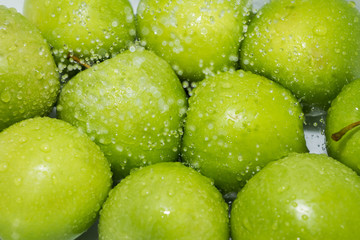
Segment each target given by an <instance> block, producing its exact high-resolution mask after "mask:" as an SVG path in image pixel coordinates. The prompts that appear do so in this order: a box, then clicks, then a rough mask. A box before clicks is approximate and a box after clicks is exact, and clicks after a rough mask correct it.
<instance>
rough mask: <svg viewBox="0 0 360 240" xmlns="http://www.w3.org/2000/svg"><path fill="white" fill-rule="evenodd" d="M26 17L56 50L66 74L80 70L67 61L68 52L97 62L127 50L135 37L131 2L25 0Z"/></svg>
mask: <svg viewBox="0 0 360 240" xmlns="http://www.w3.org/2000/svg"><path fill="white" fill-rule="evenodd" d="M24 15H25V16H26V17H27V18H28V19H29V20H30V21H31V22H33V23H34V24H35V25H36V26H37V27H38V28H39V29H40V30H41V32H42V34H43V35H44V37H45V38H46V39H47V40H48V42H49V43H50V45H51V46H53V47H54V49H53V53H54V56H55V57H56V59H57V63H58V66H59V69H60V71H61V72H64V73H67V72H69V71H70V72H71V71H72V70H73V69H74V68H75V69H76V68H79V66H78V65H76V64H73V62H69V61H67V59H68V54H69V53H71V54H73V55H75V56H76V57H78V58H80V59H82V60H83V61H85V62H90V63H91V62H96V61H98V60H102V59H107V58H109V57H112V56H113V55H115V54H117V53H119V52H120V51H122V50H124V49H126V48H128V46H129V44H131V43H132V42H133V41H134V39H135V35H136V30H135V17H134V13H133V9H132V7H131V4H130V2H129V1H128V0H105V1H101V0H71V1H68V0H25V1H24ZM73 65H74V66H73Z"/></svg>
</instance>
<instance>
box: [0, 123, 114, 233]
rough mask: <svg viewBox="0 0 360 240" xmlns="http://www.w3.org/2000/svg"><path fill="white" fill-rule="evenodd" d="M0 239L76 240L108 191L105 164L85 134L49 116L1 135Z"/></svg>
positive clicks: (106, 163)
mask: <svg viewBox="0 0 360 240" xmlns="http://www.w3.org/2000/svg"><path fill="white" fill-rule="evenodd" d="M0 149H1V151H0V209H1V211H0V216H1V217H0V239H4V240H6V239H14V240H15V239H26V240H33V239H34V240H35V239H36V240H41V239H44V240H45V239H52V240H57V239H58V240H66V239H75V238H76V237H77V236H78V235H80V234H81V233H82V232H84V231H85V230H86V229H87V228H89V227H90V226H91V225H92V223H93V222H94V221H95V219H96V216H97V213H98V211H99V210H100V207H101V205H102V203H103V202H104V201H105V198H106V197H107V194H108V192H109V190H110V188H111V183H112V182H111V175H112V174H111V171H110V166H109V163H108V161H107V160H106V158H105V157H104V154H103V153H102V152H101V151H100V149H99V147H98V146H96V144H95V143H93V142H92V141H91V140H90V139H89V138H88V137H87V136H86V135H85V134H81V133H80V132H79V131H78V130H77V129H76V128H75V127H73V126H71V125H70V124H68V123H66V122H64V121H61V120H57V119H53V118H32V119H28V120H24V121H22V122H19V123H16V124H14V125H12V126H11V127H9V128H7V129H5V130H4V131H2V132H1V133H0Z"/></svg>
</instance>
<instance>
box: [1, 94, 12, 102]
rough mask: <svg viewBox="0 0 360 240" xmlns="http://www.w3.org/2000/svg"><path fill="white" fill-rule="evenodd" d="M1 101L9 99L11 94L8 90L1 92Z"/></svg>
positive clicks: (8, 100)
mask: <svg viewBox="0 0 360 240" xmlns="http://www.w3.org/2000/svg"><path fill="white" fill-rule="evenodd" d="M0 98H1V101H3V102H4V103H8V102H10V100H11V94H10V93H9V92H5V91H4V92H2V93H1V95H0Z"/></svg>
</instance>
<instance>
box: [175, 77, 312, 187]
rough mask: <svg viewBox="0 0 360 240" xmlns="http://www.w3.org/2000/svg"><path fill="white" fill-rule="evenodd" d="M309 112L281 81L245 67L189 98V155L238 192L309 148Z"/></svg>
mask: <svg viewBox="0 0 360 240" xmlns="http://www.w3.org/2000/svg"><path fill="white" fill-rule="evenodd" d="M306 151H307V148H306V144H305V138H304V132H303V113H302V111H301V108H300V105H299V103H298V102H297V100H296V99H295V97H294V96H293V95H292V94H291V93H290V92H289V91H288V90H286V89H285V88H283V87H281V86H280V85H279V84H277V83H275V82H273V81H270V80H268V79H266V78H264V77H261V76H259V75H255V74H252V73H250V72H244V71H242V70H239V71H236V72H227V73H221V74H218V75H216V76H214V77H210V78H208V79H205V80H203V81H202V82H200V83H199V86H198V87H197V88H195V91H194V95H193V96H192V97H190V99H189V109H188V112H187V118H186V123H185V131H184V137H183V145H182V157H183V160H184V161H185V162H186V163H187V164H189V165H190V166H192V167H194V168H195V169H198V170H199V171H200V172H201V173H202V174H203V175H205V176H207V177H210V178H212V179H214V181H215V185H216V186H217V187H218V188H219V189H221V191H222V192H223V193H224V194H226V193H228V192H233V191H234V192H237V191H238V190H239V189H240V188H241V187H243V185H244V184H245V183H246V181H247V180H248V179H250V178H251V177H252V176H253V175H254V174H255V173H256V172H258V171H259V170H260V169H261V168H262V167H264V166H265V165H266V164H267V163H268V162H270V161H274V160H277V159H279V158H281V157H284V156H286V155H288V154H289V153H291V152H306Z"/></svg>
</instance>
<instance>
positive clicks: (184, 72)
mask: <svg viewBox="0 0 360 240" xmlns="http://www.w3.org/2000/svg"><path fill="white" fill-rule="evenodd" d="M250 3H251V1H249V0H240V1H234V0H225V1H204V0H199V1H193V0H184V1H167V0H161V1H156V0H141V1H140V3H139V5H138V8H137V33H138V36H139V39H140V41H141V44H144V45H145V47H146V48H148V49H150V50H152V51H154V52H156V53H157V54H158V55H159V56H161V57H163V58H164V59H165V60H166V61H168V62H169V63H170V65H171V66H172V67H173V69H174V70H175V72H176V73H177V74H178V75H179V77H180V78H181V79H183V80H188V81H192V82H194V81H200V80H203V79H204V78H205V76H209V75H213V74H214V73H217V72H218V71H226V70H229V69H234V68H237V66H238V59H239V47H240V43H241V41H242V39H243V32H244V31H245V28H246V27H245V25H246V24H247V21H248V18H249V14H250V11H249V5H250Z"/></svg>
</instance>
